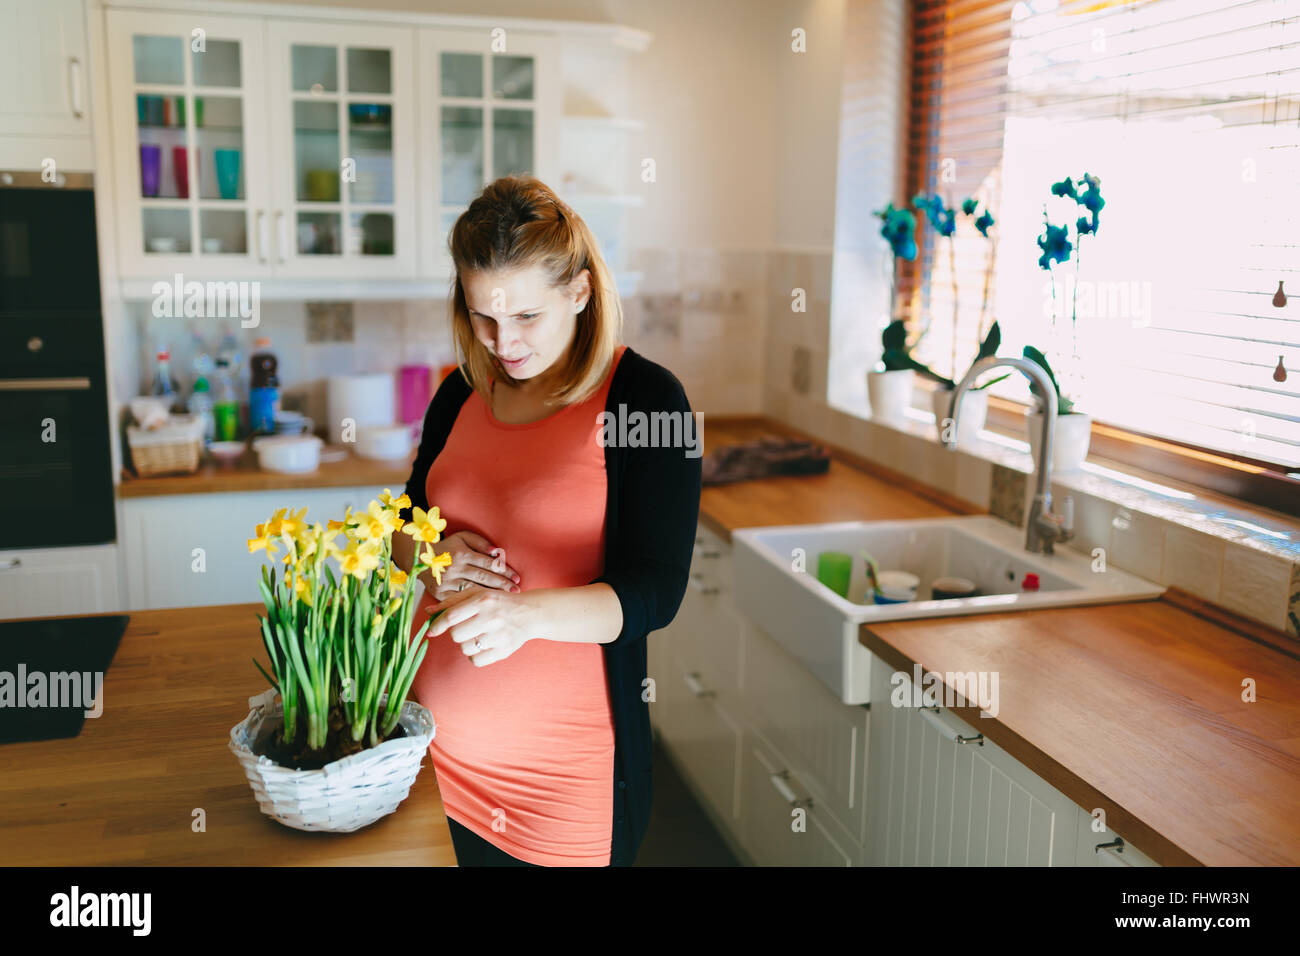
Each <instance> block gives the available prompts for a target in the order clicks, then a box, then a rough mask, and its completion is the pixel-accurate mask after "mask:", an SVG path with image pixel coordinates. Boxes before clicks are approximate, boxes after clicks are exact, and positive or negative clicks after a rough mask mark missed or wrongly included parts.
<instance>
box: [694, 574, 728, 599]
mask: <svg viewBox="0 0 1300 956" xmlns="http://www.w3.org/2000/svg"><path fill="white" fill-rule="evenodd" d="M690 584H691V587H693V588H695V590H697V591H699V592H700V593H701V594H717V593H719V592H720V591H721V590H722V588H720V587H718V586H717V585H716V584H706V583H705V582H704V577H703V576H702V575H699V574H692V575H691V577H690Z"/></svg>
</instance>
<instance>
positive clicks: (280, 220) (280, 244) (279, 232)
mask: <svg viewBox="0 0 1300 956" xmlns="http://www.w3.org/2000/svg"><path fill="white" fill-rule="evenodd" d="M288 244H289V243H288V242H287V241H285V238H284V210H283V209H277V210H276V211H275V252H276V256H277V258H279V260H280V262H281V263H282V264H283V263H284V261H285V258H284V247H285V246H287V245H288Z"/></svg>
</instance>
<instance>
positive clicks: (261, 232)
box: [257, 209, 271, 262]
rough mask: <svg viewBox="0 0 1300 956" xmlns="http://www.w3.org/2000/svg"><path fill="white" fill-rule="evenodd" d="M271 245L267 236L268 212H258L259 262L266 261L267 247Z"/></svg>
mask: <svg viewBox="0 0 1300 956" xmlns="http://www.w3.org/2000/svg"><path fill="white" fill-rule="evenodd" d="M270 244H271V240H270V239H269V238H267V235H266V210H265V209H259V210H258V211H257V259H258V261H259V262H265V261H266V247H267V246H269V245H270Z"/></svg>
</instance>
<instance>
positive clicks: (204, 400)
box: [189, 375, 216, 448]
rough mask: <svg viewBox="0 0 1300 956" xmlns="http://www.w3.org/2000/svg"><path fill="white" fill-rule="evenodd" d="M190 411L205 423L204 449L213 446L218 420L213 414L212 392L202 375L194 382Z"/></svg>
mask: <svg viewBox="0 0 1300 956" xmlns="http://www.w3.org/2000/svg"><path fill="white" fill-rule="evenodd" d="M189 410H190V414H191V415H196V416H198V418H199V420H200V421H202V422H203V447H205V448H206V447H207V446H208V445H210V444H212V441H213V436H214V435H215V434H216V419H215V418H214V417H213V414H212V392H211V390H210V388H209V386H208V380H207V379H206V378H204V377H203V376H202V375H200V376H199V377H198V378H197V379H196V380H195V382H194V391H193V392H191V393H190V401H189Z"/></svg>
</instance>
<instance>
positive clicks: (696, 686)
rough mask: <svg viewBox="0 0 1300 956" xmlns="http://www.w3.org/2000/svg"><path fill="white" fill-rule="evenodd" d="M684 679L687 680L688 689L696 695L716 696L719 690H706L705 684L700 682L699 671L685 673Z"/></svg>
mask: <svg viewBox="0 0 1300 956" xmlns="http://www.w3.org/2000/svg"><path fill="white" fill-rule="evenodd" d="M682 680H684V681H685V682H686V687H687V689H688V690H689V691H690V692H691V693H692V694H694V695H695V696H696V697H716V696H717V692H716V691H712V690H705V689H704V685H703V684H701V683H700V675H699V673H691V674H683V675H682Z"/></svg>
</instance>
